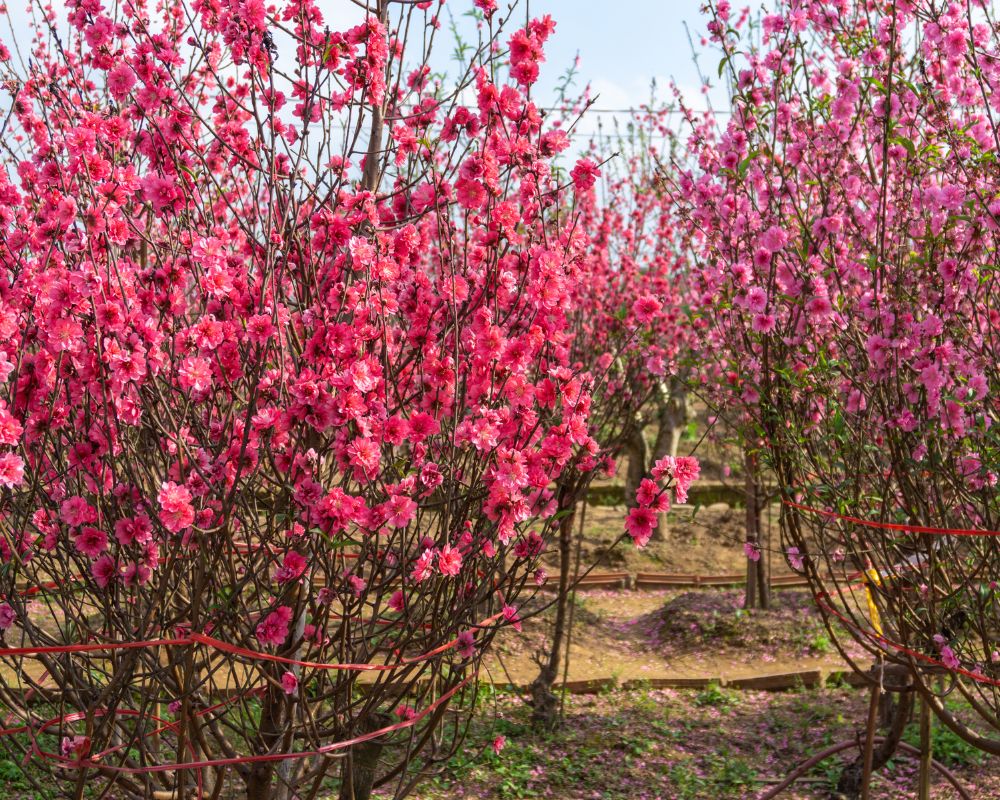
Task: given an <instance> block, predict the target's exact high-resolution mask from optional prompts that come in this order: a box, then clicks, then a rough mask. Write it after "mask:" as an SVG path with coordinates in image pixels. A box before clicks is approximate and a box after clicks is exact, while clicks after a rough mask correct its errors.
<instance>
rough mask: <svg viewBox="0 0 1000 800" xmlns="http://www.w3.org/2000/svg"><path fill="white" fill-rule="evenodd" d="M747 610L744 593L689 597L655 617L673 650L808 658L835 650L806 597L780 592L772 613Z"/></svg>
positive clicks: (661, 635)
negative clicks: (767, 651) (772, 652)
mask: <svg viewBox="0 0 1000 800" xmlns="http://www.w3.org/2000/svg"><path fill="white" fill-rule="evenodd" d="M742 606H743V593H742V592H704V591H701V592H699V591H692V592H684V593H683V594H680V595H677V596H676V597H674V598H673V599H671V600H670V601H668V602H667V603H666V604H665V605H664V606H663V608H662V609H660V611H658V612H656V614H657V616H658V618H659V623H660V626H659V638H660V641H661V642H662V643H664V644H671V645H676V644H678V643H681V644H685V645H695V644H697V645H708V644H714V645H717V646H724V647H733V648H740V649H749V648H754V649H757V648H780V649H782V650H786V651H789V652H796V651H798V652H801V653H803V654H806V653H812V654H821V653H825V652H828V651H829V650H830V649H832V645H831V643H830V640H829V636H828V634H827V631H826V628H825V627H824V626H823V622H822V619H821V617H820V615H819V612H818V611H817V610H816V607H815V605H814V604H813V602H812V599H811V598H810V597H809V594H808V593H807V592H797V591H787V590H786V591H781V592H775V593H774V594H773V596H772V607H771V608H770V609H768V610H767V611H762V610H760V609H744V608H743V607H742Z"/></svg>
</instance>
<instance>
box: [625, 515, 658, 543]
mask: <svg viewBox="0 0 1000 800" xmlns="http://www.w3.org/2000/svg"><path fill="white" fill-rule="evenodd" d="M655 527H656V512H655V511H653V510H652V509H650V508H642V507H639V508H633V509H631V510H630V511H629V512H628V517H626V519H625V530H626V531H627V532H628V534H629V536H631V537H632V541H634V542H635V545H636V547H645V546H646V544H647V543H648V542H649V538H650V537H651V536H652V535H653V529H654V528H655Z"/></svg>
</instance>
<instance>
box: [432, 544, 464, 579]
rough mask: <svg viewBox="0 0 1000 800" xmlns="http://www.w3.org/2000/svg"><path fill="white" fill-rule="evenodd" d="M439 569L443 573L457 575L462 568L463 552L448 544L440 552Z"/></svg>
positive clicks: (451, 575) (450, 575)
mask: <svg viewBox="0 0 1000 800" xmlns="http://www.w3.org/2000/svg"><path fill="white" fill-rule="evenodd" d="M438 569H439V570H441V574H442V575H447V576H449V577H452V578H453V577H455V576H456V575H458V573H459V572H460V571H461V569H462V554H461V553H460V552H459V551H458V549H457V548H455V547H452V546H451V545H448V544H446V545H445V546H444V547H442V548H441V552H440V553H439V554H438Z"/></svg>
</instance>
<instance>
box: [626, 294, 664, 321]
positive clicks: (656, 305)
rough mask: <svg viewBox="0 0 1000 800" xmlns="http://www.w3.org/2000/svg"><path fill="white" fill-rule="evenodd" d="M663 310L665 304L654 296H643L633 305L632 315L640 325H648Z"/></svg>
mask: <svg viewBox="0 0 1000 800" xmlns="http://www.w3.org/2000/svg"><path fill="white" fill-rule="evenodd" d="M661 308H663V304H662V303H661V302H660V301H659V300H657V299H656V298H655V297H653V296H652V295H648V294H647V295H643V296H642V297H640V298H639V299H638V300H636V301H635V303H633V304H632V314H633V316H635V319H636V322H638V323H639V324H640V325H645V324H647V323H648V322H649V321H650V320H652V319H653V317H655V316H656V314H657V313H659V311H660V309H661Z"/></svg>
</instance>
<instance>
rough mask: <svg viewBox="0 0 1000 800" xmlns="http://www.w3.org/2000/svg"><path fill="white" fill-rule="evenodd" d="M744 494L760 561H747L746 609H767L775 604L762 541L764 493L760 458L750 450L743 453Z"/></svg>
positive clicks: (749, 533) (748, 537) (749, 536)
mask: <svg viewBox="0 0 1000 800" xmlns="http://www.w3.org/2000/svg"><path fill="white" fill-rule="evenodd" d="M743 471H744V473H745V478H744V493H745V495H746V541H748V542H749V543H750V544H752V545H754V546H755V547H756V549H757V553H758V554H759V556H760V557H759V558H758V559H757V560H756V561H754V560H753V559H752V558H749V557H748V558H747V582H746V603H745V607H746V608H762V609H767V608H769V607H770V605H771V592H770V582H769V581H768V579H767V560H766V559H765V548H764V544H763V542H762V541H761V538H762V537H761V524H760V512H761V510H762V508H761V506H762V502H761V494H762V493H761V490H760V484H759V481H758V474H757V457H756V456H755V455H753V454H752V453H750V451H749V450H747V449H744V451H743Z"/></svg>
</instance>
